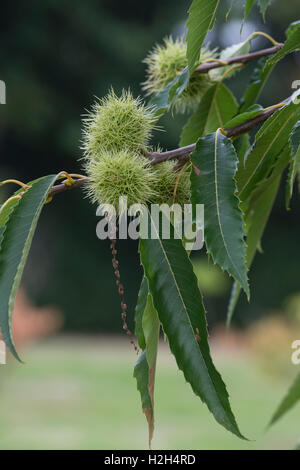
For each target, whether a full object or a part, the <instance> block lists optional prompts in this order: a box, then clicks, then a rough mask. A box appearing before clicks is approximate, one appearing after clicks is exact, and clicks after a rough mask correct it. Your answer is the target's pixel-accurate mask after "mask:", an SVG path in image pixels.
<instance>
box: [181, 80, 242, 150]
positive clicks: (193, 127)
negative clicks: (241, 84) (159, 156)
mask: <svg viewBox="0 0 300 470" xmlns="http://www.w3.org/2000/svg"><path fill="white" fill-rule="evenodd" d="M237 112H238V104H237V101H236V99H235V97H234V96H233V94H232V93H231V91H230V90H229V89H228V88H227V87H226V86H225V85H224V84H223V83H222V82H219V83H215V84H214V85H213V86H212V87H210V88H209V90H208V91H207V92H206V93H205V95H204V96H203V98H202V100H201V102H200V104H199V106H198V108H197V110H196V111H195V113H194V114H193V115H192V116H191V117H190V119H189V120H188V122H187V123H186V125H185V126H184V128H183V131H182V135H181V139H180V146H185V145H189V144H192V143H194V142H196V141H197V139H198V138H199V137H203V136H205V135H207V134H210V133H211V132H215V131H216V130H217V129H218V128H219V127H224V124H225V123H226V122H227V121H229V120H230V119H232V118H233V116H235V115H236V114H237Z"/></svg>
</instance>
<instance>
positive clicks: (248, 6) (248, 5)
mask: <svg viewBox="0 0 300 470" xmlns="http://www.w3.org/2000/svg"><path fill="white" fill-rule="evenodd" d="M254 3H255V0H246V2H245V12H244V21H245V20H246V19H247V17H248V15H249V13H250V11H251V10H252V7H253V5H254Z"/></svg>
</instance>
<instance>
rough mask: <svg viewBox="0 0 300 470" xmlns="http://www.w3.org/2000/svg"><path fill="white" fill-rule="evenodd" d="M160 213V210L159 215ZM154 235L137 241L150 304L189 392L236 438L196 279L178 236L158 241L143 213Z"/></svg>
mask: <svg viewBox="0 0 300 470" xmlns="http://www.w3.org/2000/svg"><path fill="white" fill-rule="evenodd" d="M164 217H165V215H164V214H162V219H163V218H164ZM149 223H150V225H151V224H152V228H151V230H153V232H152V233H155V235H156V238H147V239H141V240H140V255H141V262H142V264H143V267H144V271H145V275H146V277H147V279H148V284H149V290H150V292H151V294H152V298H153V303H154V307H155V308H156V310H157V313H158V317H159V320H160V322H161V324H162V327H163V330H164V333H165V334H166V336H167V338H168V341H169V344H170V348H171V351H172V353H173V354H174V356H175V359H176V362H177V365H178V367H179V369H180V370H182V372H183V374H184V376H185V379H186V380H187V382H188V383H189V384H190V385H191V387H192V389H193V391H194V393H195V394H196V395H197V396H198V397H200V398H201V400H202V401H203V402H204V403H206V405H207V406H208V408H209V410H210V411H211V412H212V413H213V415H214V417H215V419H216V420H217V421H218V422H219V423H220V424H221V425H222V426H224V427H225V428H226V429H227V430H229V431H231V432H232V433H234V434H235V435H237V436H238V437H240V438H243V436H242V435H241V433H240V431H239V429H238V427H237V424H236V421H235V418H234V416H233V413H232V411H231V408H230V403H229V399H228V393H227V390H226V387H225V384H224V383H223V380H222V378H221V376H220V374H219V373H218V372H217V370H216V369H215V366H214V364H213V362H212V359H211V356H210V351H209V345H208V338H207V336H208V335H207V326H206V318H205V310H204V306H203V301H202V296H201V293H200V291H199V288H198V282H197V278H196V276H195V274H194V272H193V267H192V264H191V262H190V260H189V257H188V255H187V253H186V251H185V249H184V247H183V245H182V242H181V240H179V239H175V238H174V234H173V236H171V237H170V239H162V238H161V236H160V229H159V227H158V226H157V225H156V223H155V220H153V219H151V215H150V216H149Z"/></svg>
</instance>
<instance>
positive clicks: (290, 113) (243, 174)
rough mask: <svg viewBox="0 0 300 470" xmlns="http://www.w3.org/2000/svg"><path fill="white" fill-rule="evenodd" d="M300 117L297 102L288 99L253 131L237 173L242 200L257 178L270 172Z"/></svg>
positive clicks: (245, 197)
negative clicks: (253, 133) (252, 137)
mask: <svg viewBox="0 0 300 470" xmlns="http://www.w3.org/2000/svg"><path fill="white" fill-rule="evenodd" d="M299 118H300V104H296V103H295V102H293V101H290V102H289V104H287V105H286V106H284V107H283V108H281V109H279V110H278V111H276V112H275V113H274V114H273V115H272V116H271V117H270V118H269V119H268V120H267V121H266V122H265V123H264V125H263V126H262V127H261V129H260V130H259V132H258V133H257V134H256V137H255V142H254V144H253V146H252V148H251V150H250V151H249V153H248V154H247V158H246V161H245V164H244V165H239V169H238V172H237V175H236V180H237V185H238V189H239V197H240V199H241V200H242V201H245V200H246V199H247V198H248V197H249V196H250V195H251V193H252V192H253V190H254V189H255V187H256V185H257V184H258V183H259V181H261V180H263V178H264V177H265V176H266V173H268V172H269V169H270V167H271V166H272V164H273V162H274V160H275V159H276V157H277V156H278V155H280V154H281V152H282V150H283V149H284V147H285V146H286V145H287V143H288V139H289V136H290V133H291V131H292V129H293V128H294V126H295V124H296V122H297V121H298V120H299Z"/></svg>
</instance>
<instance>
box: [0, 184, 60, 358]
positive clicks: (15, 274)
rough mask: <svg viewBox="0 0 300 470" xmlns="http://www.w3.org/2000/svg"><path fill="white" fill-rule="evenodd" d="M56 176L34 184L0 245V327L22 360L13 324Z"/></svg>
mask: <svg viewBox="0 0 300 470" xmlns="http://www.w3.org/2000/svg"><path fill="white" fill-rule="evenodd" d="M56 178H57V176H56V175H50V176H45V177H43V178H40V179H39V180H36V181H35V182H33V183H32V184H31V187H30V189H28V190H27V191H26V192H25V193H24V194H23V195H22V198H21V199H20V201H19V202H18V204H17V206H16V207H15V208H14V210H13V212H12V213H11V216H10V217H9V218H8V220H7V222H6V226H5V231H4V234H3V240H2V243H1V248H0V328H1V333H2V337H3V340H4V341H5V343H6V345H7V346H8V348H9V349H10V351H11V352H12V354H13V355H14V356H15V358H16V359H18V360H20V358H19V356H18V354H17V352H16V349H15V346H14V343H13V339H12V332H11V323H12V313H13V308H14V301H15V296H16V293H17V289H18V287H19V284H20V281H21V276H22V273H23V269H24V266H25V262H26V259H27V256H28V253H29V249H30V246H31V242H32V238H33V235H34V232H35V229H36V225H37V221H38V218H39V215H40V213H41V210H42V208H43V205H44V203H45V201H46V199H47V195H48V193H49V190H50V189H51V187H52V186H53V184H54V183H55V181H56Z"/></svg>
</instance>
